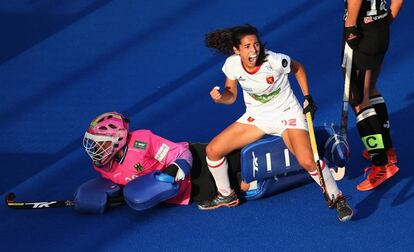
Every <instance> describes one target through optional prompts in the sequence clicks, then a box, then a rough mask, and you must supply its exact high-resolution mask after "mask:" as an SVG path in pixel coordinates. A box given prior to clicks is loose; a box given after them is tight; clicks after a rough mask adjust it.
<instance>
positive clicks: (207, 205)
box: [198, 190, 239, 210]
mask: <svg viewBox="0 0 414 252" xmlns="http://www.w3.org/2000/svg"><path fill="white" fill-rule="evenodd" d="M238 204H239V198H238V197H237V194H236V192H235V191H234V190H233V192H232V193H231V194H230V195H229V196H224V195H221V194H220V193H218V194H217V195H216V196H215V197H214V198H213V199H212V200H207V201H203V202H201V203H199V204H198V209H200V210H211V209H216V208H219V207H222V206H226V207H235V206H237V205H238Z"/></svg>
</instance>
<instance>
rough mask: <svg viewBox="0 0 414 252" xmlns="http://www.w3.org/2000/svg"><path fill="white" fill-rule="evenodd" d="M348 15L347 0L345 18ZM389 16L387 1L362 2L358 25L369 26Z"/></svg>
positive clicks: (371, 0) (370, 0)
mask: <svg viewBox="0 0 414 252" xmlns="http://www.w3.org/2000/svg"><path fill="white" fill-rule="evenodd" d="M347 14H348V3H347V0H345V17H344V19H346V17H347ZM387 15H388V9H387V1H386V0H362V4H361V9H360V10H359V13H358V24H369V23H372V22H375V21H378V20H382V19H384V18H386V17H387Z"/></svg>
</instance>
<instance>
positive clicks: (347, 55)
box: [330, 43, 353, 180]
mask: <svg viewBox="0 0 414 252" xmlns="http://www.w3.org/2000/svg"><path fill="white" fill-rule="evenodd" d="M352 54H353V53H352V49H351V47H349V45H348V44H347V43H345V48H344V62H343V64H342V67H345V84H344V96H343V97H342V113H341V129H340V131H341V134H342V136H343V137H344V138H345V140H346V137H347V131H348V107H349V91H350V86H351V85H350V83H351V71H352ZM330 171H331V173H332V176H333V178H334V179H335V180H341V179H343V178H344V176H345V166H344V167H338V170H337V171H335V169H333V168H331V169H330Z"/></svg>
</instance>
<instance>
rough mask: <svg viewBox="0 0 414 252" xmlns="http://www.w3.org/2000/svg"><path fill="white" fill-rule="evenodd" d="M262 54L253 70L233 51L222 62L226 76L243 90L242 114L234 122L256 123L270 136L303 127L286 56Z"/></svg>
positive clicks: (304, 123)
mask: <svg viewBox="0 0 414 252" xmlns="http://www.w3.org/2000/svg"><path fill="white" fill-rule="evenodd" d="M266 54H268V56H267V58H266V59H267V61H266V62H264V63H263V64H262V65H261V66H260V67H258V68H257V69H255V71H254V72H248V71H247V70H246V69H245V68H244V67H243V64H242V62H241V59H240V56H239V55H236V54H235V55H232V56H230V57H228V58H227V59H226V62H225V63H224V66H223V68H222V70H223V72H224V74H225V75H226V77H227V78H228V79H230V80H237V81H238V82H239V84H240V86H241V88H242V89H243V98H244V103H245V105H246V113H245V114H244V115H243V116H242V117H241V118H239V120H238V122H241V123H248V124H253V125H256V126H257V127H259V128H260V129H262V130H263V131H264V132H265V133H267V134H274V135H281V134H282V133H283V131H284V130H285V129H286V128H301V129H307V126H306V121H305V120H304V116H303V114H302V108H301V106H300V105H299V102H298V100H297V99H296V97H295V95H294V94H293V91H292V89H291V87H290V83H289V79H288V74H289V73H290V57H289V56H287V55H284V54H281V53H274V52H272V51H266Z"/></svg>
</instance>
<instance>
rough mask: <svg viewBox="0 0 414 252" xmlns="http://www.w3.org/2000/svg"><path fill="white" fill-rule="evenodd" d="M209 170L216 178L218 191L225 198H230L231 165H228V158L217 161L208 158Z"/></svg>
mask: <svg viewBox="0 0 414 252" xmlns="http://www.w3.org/2000/svg"><path fill="white" fill-rule="evenodd" d="M206 160H207V165H208V169H209V170H210V172H211V174H212V175H213V177H214V181H215V182H216V186H217V190H218V191H219V192H220V194H221V195H223V196H229V195H230V194H231V192H232V189H231V187H230V180H229V174H228V169H229V165H228V163H227V159H226V157H223V158H222V159H219V160H217V161H212V160H210V159H208V158H207V157H206Z"/></svg>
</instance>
